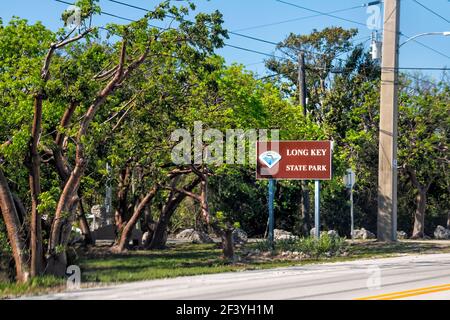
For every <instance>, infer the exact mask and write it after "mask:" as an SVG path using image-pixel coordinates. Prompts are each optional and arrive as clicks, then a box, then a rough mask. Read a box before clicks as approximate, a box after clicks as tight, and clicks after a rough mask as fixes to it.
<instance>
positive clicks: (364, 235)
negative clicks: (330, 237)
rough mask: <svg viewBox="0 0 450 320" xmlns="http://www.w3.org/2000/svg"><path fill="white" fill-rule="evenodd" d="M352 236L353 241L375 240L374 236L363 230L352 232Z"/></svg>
mask: <svg viewBox="0 0 450 320" xmlns="http://www.w3.org/2000/svg"><path fill="white" fill-rule="evenodd" d="M353 236H354V238H355V239H363V240H366V239H375V235H374V234H373V233H372V232H370V231H369V230H366V229H364V228H361V229H356V230H354V231H353Z"/></svg>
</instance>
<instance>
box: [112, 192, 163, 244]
mask: <svg viewBox="0 0 450 320" xmlns="http://www.w3.org/2000/svg"><path fill="white" fill-rule="evenodd" d="M158 189H159V188H158V186H155V187H153V188H152V189H151V190H150V191H149V192H148V193H147V195H146V196H145V197H144V198H143V199H142V201H141V202H140V203H139V205H138V206H137V208H136V210H134V212H133V215H132V216H131V218H130V220H129V221H128V222H127V224H126V225H125V227H124V228H123V231H122V233H121V235H120V239H119V243H118V244H117V246H115V247H114V248H113V251H115V252H122V251H124V250H125V248H126V246H127V244H128V241H129V240H130V237H131V234H132V232H133V228H134V227H135V225H136V223H137V221H138V219H139V216H140V215H141V213H142V212H143V211H144V208H145V207H146V206H147V204H148V203H149V202H150V201H151V200H152V199H153V198H154V196H155V195H156V193H157V192H158Z"/></svg>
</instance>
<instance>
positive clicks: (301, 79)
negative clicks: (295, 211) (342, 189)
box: [298, 51, 310, 235]
mask: <svg viewBox="0 0 450 320" xmlns="http://www.w3.org/2000/svg"><path fill="white" fill-rule="evenodd" d="M298 94H299V102H300V104H301V105H302V108H303V109H302V110H303V115H304V116H305V117H306V114H307V109H306V73H305V53H304V52H303V51H300V53H299V54H298ZM301 188H302V196H301V197H302V201H301V214H302V218H303V233H304V234H305V235H308V234H309V227H310V223H309V188H308V182H307V181H305V180H302V181H301Z"/></svg>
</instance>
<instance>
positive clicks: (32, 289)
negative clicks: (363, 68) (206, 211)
mask: <svg viewBox="0 0 450 320" xmlns="http://www.w3.org/2000/svg"><path fill="white" fill-rule="evenodd" d="M257 248H258V244H256V243H251V244H248V245H247V246H246V247H245V248H242V249H239V250H237V254H238V256H240V257H241V259H239V261H238V262H236V263H234V264H229V263H227V262H226V261H224V260H223V259H221V258H220V255H221V250H220V248H219V247H218V245H217V244H177V245H169V247H168V248H167V249H166V250H155V251H130V252H128V253H124V254H111V253H110V252H109V251H108V248H107V247H94V248H91V249H89V250H88V251H78V257H77V259H76V260H77V261H76V262H75V263H76V264H78V265H79V266H80V268H81V271H82V283H83V287H89V286H94V285H95V286H97V285H102V284H110V283H121V282H129V281H139V280H151V279H162V278H172V277H178V276H189V275H199V274H211V273H220V272H230V271H236V272H237V271H243V270H255V269H267V268H275V267H286V266H293V265H303V264H310V263H322V262H335V261H349V260H357V259H363V258H380V257H389V256H398V255H402V254H417V253H450V243H432V242H412V241H402V242H399V243H395V244H386V243H378V242H376V241H361V242H353V243H350V244H349V246H348V249H347V253H346V255H345V256H332V257H318V258H307V259H301V260H293V259H289V258H283V257H280V256H279V255H276V256H271V255H264V256H263V257H261V256H257V257H254V256H253V257H251V258H247V257H246V255H245V254H244V252H245V251H248V250H255V249H257ZM64 284H65V281H64V280H63V279H58V278H54V277H48V276H47V277H40V278H36V279H34V280H33V281H31V282H29V283H27V284H22V285H17V284H14V283H1V282H0V298H5V297H14V296H20V295H25V294H26V295H29V294H37V293H46V292H55V291H62V290H64V289H65V286H64Z"/></svg>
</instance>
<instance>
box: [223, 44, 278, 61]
mask: <svg viewBox="0 0 450 320" xmlns="http://www.w3.org/2000/svg"><path fill="white" fill-rule="evenodd" d="M225 46H227V47H231V48H235V49H238V50H243V51H248V52H253V53H257V54H260V55H263V56H267V57H271V58H278V59H286V58H283V57H277V56H275V55H273V54H270V53H265V52H261V51H257V50H253V49H248V48H244V47H239V46H235V45H232V44H229V43H225Z"/></svg>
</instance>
